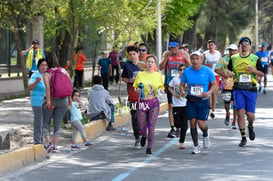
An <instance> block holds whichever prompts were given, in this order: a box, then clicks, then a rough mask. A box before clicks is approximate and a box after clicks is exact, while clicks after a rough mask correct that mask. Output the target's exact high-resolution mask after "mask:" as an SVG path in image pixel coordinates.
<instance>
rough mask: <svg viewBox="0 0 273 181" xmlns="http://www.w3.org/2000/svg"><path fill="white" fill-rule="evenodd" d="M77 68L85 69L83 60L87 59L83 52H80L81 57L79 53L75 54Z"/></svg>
mask: <svg viewBox="0 0 273 181" xmlns="http://www.w3.org/2000/svg"><path fill="white" fill-rule="evenodd" d="M75 60H76V62H77V63H76V65H75V70H83V62H85V61H86V60H87V59H86V57H85V55H84V54H83V53H81V54H80V57H79V58H78V53H76V54H75Z"/></svg>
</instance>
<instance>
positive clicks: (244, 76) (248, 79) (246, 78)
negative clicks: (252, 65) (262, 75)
mask: <svg viewBox="0 0 273 181" xmlns="http://www.w3.org/2000/svg"><path fill="white" fill-rule="evenodd" d="M250 82H251V75H250V74H240V75H239V83H250Z"/></svg>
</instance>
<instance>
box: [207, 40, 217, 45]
mask: <svg viewBox="0 0 273 181" xmlns="http://www.w3.org/2000/svg"><path fill="white" fill-rule="evenodd" d="M209 43H214V44H216V43H215V41H214V40H208V41H207V44H209Z"/></svg>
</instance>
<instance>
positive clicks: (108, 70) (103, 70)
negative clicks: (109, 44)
mask: <svg viewBox="0 0 273 181" xmlns="http://www.w3.org/2000/svg"><path fill="white" fill-rule="evenodd" d="M101 54H102V58H101V59H99V74H101V77H102V82H103V87H104V89H106V90H108V79H109V76H112V65H111V60H110V58H109V57H107V52H106V51H103V52H101Z"/></svg>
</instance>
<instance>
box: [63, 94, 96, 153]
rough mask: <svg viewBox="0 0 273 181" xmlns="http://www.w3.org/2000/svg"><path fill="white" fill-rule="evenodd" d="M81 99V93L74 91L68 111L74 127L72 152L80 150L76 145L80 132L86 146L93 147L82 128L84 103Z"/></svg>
mask: <svg viewBox="0 0 273 181" xmlns="http://www.w3.org/2000/svg"><path fill="white" fill-rule="evenodd" d="M79 97H80V92H79V91H78V90H76V89H75V90H73V94H72V104H71V105H70V106H68V109H69V111H70V115H71V125H72V126H73V135H72V145H71V150H74V151H75V150H79V149H80V147H79V146H78V145H77V144H76V137H77V133H78V131H80V133H81V136H82V139H83V141H84V145H85V146H91V145H92V144H91V143H90V142H88V141H87V139H86V136H85V133H84V128H83V126H82V122H81V120H82V114H81V110H80V108H81V104H82V102H81V101H80V99H79Z"/></svg>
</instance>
